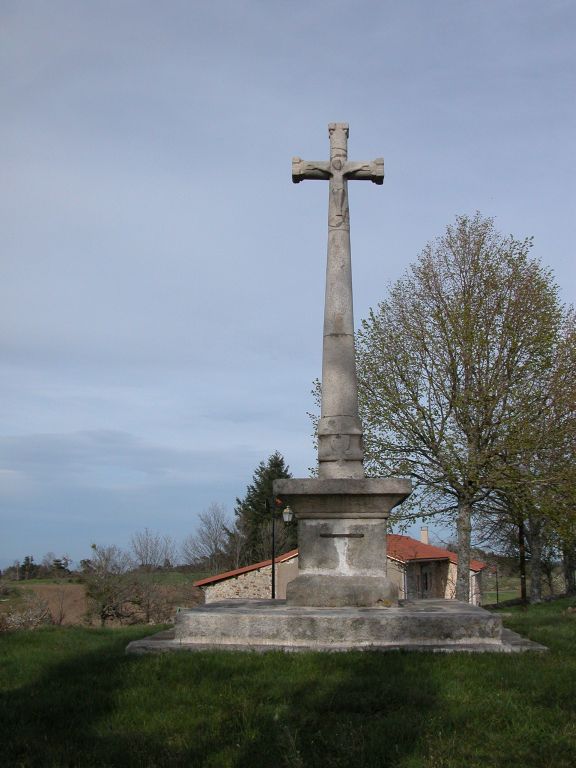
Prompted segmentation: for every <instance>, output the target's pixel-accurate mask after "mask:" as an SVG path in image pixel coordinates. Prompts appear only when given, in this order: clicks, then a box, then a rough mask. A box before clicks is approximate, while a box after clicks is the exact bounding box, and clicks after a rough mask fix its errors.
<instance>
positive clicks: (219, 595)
mask: <svg viewBox="0 0 576 768" xmlns="http://www.w3.org/2000/svg"><path fill="white" fill-rule="evenodd" d="M297 575H298V558H297V557H293V558H292V559H291V560H286V561H285V562H283V563H276V597H277V598H279V599H280V598H282V599H283V598H285V597H286V584H287V583H288V581H291V580H292V579H293V578H295V577H296V576H297ZM203 590H204V594H205V597H206V602H207V603H213V602H215V601H216V600H236V599H239V600H250V599H252V600H255V599H261V600H269V599H270V598H271V597H272V566H271V565H265V566H264V567H262V568H258V569H257V570H254V571H247V572H246V573H241V574H239V575H238V576H233V577H232V578H229V579H224V580H223V581H218V582H216V584H210V585H209V586H207V587H203Z"/></svg>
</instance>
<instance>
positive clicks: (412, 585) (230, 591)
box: [194, 528, 486, 605]
mask: <svg viewBox="0 0 576 768" xmlns="http://www.w3.org/2000/svg"><path fill="white" fill-rule="evenodd" d="M422 539H424V540H423V541H418V540H417V539H413V538H411V537H410V536H400V535H399V534H395V533H390V534H388V537H387V544H388V576H389V577H390V578H391V579H393V580H394V581H395V582H396V584H397V585H398V593H399V597H400V599H401V600H402V599H409V600H423V599H424V600H425V599H426V598H439V597H440V598H446V599H448V600H453V599H454V598H455V596H456V568H457V565H458V555H456V554H455V553H454V552H450V550H448V549H443V548H441V547H435V546H434V545H432V544H429V543H428V531H427V529H426V528H424V529H422ZM485 567H486V566H485V564H484V563H481V562H480V561H478V560H471V561H470V602H471V603H472V604H473V605H480V604H481V602H482V571H483V569H484V568H485ZM275 573H276V597H277V598H285V597H286V585H287V584H288V582H289V581H292V579H294V578H296V576H297V575H298V550H297V549H293V550H291V551H290V552H286V553H285V554H283V555H278V557H277V558H276V560H275ZM271 582H272V560H263V561H262V562H260V563H254V565H247V566H244V567H243V568H236V569H235V570H233V571H227V572H226V573H219V574H216V576H209V577H208V578H207V579H201V580H200V581H196V582H194V586H196V587H200V588H201V589H202V591H203V592H204V596H205V600H206V602H207V603H213V602H215V601H216V600H230V599H244V600H246V599H269V598H270V597H271Z"/></svg>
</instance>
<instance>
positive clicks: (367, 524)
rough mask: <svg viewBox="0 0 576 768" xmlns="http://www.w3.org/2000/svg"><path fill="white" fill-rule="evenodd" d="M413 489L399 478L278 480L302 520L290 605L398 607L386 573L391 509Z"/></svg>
mask: <svg viewBox="0 0 576 768" xmlns="http://www.w3.org/2000/svg"><path fill="white" fill-rule="evenodd" d="M410 491H411V485H410V483H409V482H408V481H406V480H399V479H394V478H390V479H381V478H378V479H375V478H372V479H371V478H364V479H352V478H348V479H330V480H324V479H305V480H292V479H291V480H276V481H275V483H274V494H275V496H277V497H279V498H281V499H282V501H283V502H285V503H286V504H289V505H290V507H291V509H292V511H293V512H294V515H295V517H296V519H297V521H298V576H297V577H296V579H294V580H293V581H291V582H290V583H289V584H288V587H287V591H286V600H287V604H288V605H300V606H316V607H339V606H351V607H377V608H378V607H379V608H386V607H390V606H392V605H397V602H398V591H397V588H396V586H395V585H394V584H393V583H392V582H391V581H390V580H389V579H388V577H387V573H386V562H387V561H386V527H387V520H388V515H389V513H390V510H391V509H392V508H393V507H395V506H396V505H397V504H400V502H402V501H403V500H404V499H405V498H406V497H407V496H408V495H409V494H410Z"/></svg>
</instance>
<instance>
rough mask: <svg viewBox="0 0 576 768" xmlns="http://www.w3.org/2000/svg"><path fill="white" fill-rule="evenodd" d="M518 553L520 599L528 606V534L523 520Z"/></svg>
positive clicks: (519, 528)
mask: <svg viewBox="0 0 576 768" xmlns="http://www.w3.org/2000/svg"><path fill="white" fill-rule="evenodd" d="M518 552H519V561H520V562H519V565H520V599H521V600H522V602H523V603H524V604H526V603H527V602H528V598H527V595H526V533H525V530H524V520H523V519H521V520H520V522H519V523H518Z"/></svg>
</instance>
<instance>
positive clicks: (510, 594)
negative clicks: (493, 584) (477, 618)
mask: <svg viewBox="0 0 576 768" xmlns="http://www.w3.org/2000/svg"><path fill="white" fill-rule="evenodd" d="M519 597H520V590H519V589H509V590H506V589H499V590H498V602H500V603H501V602H502V601H503V600H515V599H516V598H519ZM495 602H496V590H494V591H493V592H492V591H486V590H483V591H482V603H483V605H490V604H491V603H495Z"/></svg>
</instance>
